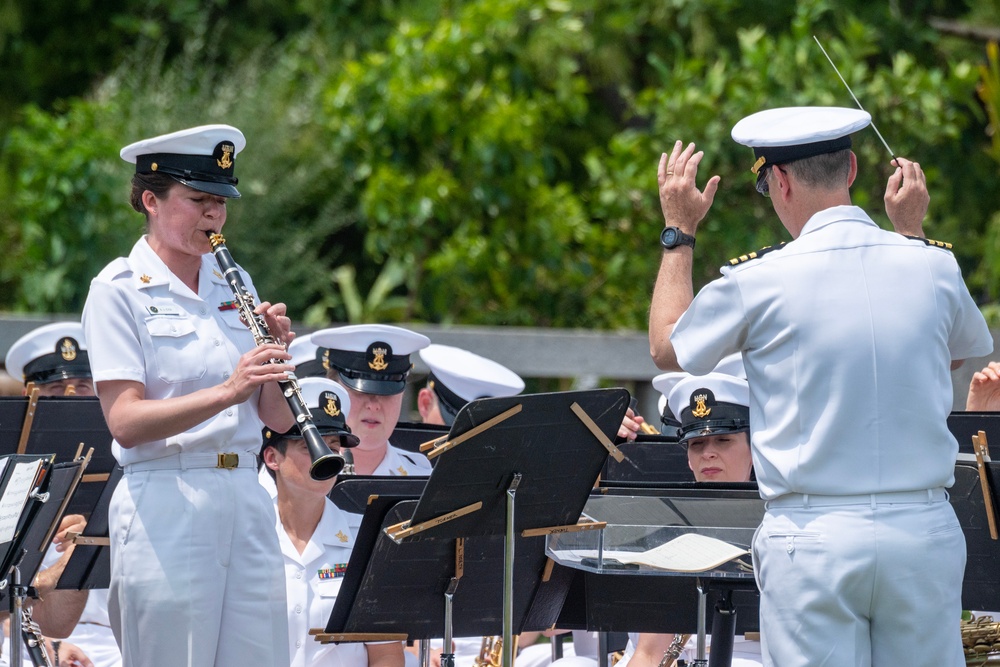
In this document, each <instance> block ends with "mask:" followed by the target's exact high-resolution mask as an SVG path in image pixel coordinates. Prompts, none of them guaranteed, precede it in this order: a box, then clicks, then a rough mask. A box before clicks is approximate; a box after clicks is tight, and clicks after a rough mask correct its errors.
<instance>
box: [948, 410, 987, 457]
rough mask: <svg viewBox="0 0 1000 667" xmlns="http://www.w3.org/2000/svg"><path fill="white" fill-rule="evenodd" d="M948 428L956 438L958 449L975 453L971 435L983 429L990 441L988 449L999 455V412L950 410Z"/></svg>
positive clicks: (962, 451)
mask: <svg viewBox="0 0 1000 667" xmlns="http://www.w3.org/2000/svg"><path fill="white" fill-rule="evenodd" d="M948 430H949V431H951V434H952V435H954V436H955V439H956V440H958V451H959V452H960V453H962V454H975V451H974V449H973V446H972V436H974V435H976V434H978V433H979V431H983V432H985V433H986V436H987V438H988V440H989V442H990V443H991V446H990V450H991V454H992V452H996V453H997V454H998V457H1000V412H960V411H956V412H952V413H951V414H950V415H948Z"/></svg>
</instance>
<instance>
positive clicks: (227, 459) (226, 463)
mask: <svg viewBox="0 0 1000 667" xmlns="http://www.w3.org/2000/svg"><path fill="white" fill-rule="evenodd" d="M215 467H216V468H225V469H226V470H232V469H233V468H239V467H240V455H239V454H237V453H236V452H226V453H225V454H219V462H218V463H216V464H215Z"/></svg>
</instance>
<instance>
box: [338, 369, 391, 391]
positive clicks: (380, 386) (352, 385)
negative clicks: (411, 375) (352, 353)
mask: <svg viewBox="0 0 1000 667" xmlns="http://www.w3.org/2000/svg"><path fill="white" fill-rule="evenodd" d="M337 381H338V382H340V384H342V385H344V386H345V387H347V388H348V389H353V390H354V391H358V392H361V393H362V394H375V395H376V396H394V395H396V394H402V393H403V390H404V389H406V380H372V379H369V378H352V377H348V376H347V374H346V373H341V374H340V377H339V378H338V380H337Z"/></svg>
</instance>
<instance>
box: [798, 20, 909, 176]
mask: <svg viewBox="0 0 1000 667" xmlns="http://www.w3.org/2000/svg"><path fill="white" fill-rule="evenodd" d="M813 39H815V40H816V46H818V47H819V50H820V51H822V52H823V55H824V56H826V60H827V62H829V63H830V67H832V68H833V71H834V72H836V73H837V76H838V77H840V81H841V83H843V84H844V88H847V92H849V93H850V94H851V97H853V98H854V103H855V104H857V105H858V108H859V109H861V110H862V111H864V110H865V108H864V107H863V106H861V102H859V101H858V98H857V96H855V95H854V91H853V90H851V87H850V86H849V85H847V82H846V81H844V77H843V76H842V75H841V74H840V70H839V69H837V66H836V65H834V64H833V59H832V58H830V54H829V53H827V52H826V49H824V48H823V45H822V44H820V43H819V38H818V37H816V35H813ZM866 113H867V112H866ZM868 115H869V116H870V115H871V114H868ZM872 129H873V130H875V134H877V135H878V139H879V141H881V142H882V145H883V146H885V149H886V150H887V151H889V155H890V156H891V157H892V159H893V160H895V159H896V154H895V153H893V152H892V149H891V148H889V144H887V143H885V139H883V138H882V133H881V132H879V131H878V128H877V127H875V121H874V120H872Z"/></svg>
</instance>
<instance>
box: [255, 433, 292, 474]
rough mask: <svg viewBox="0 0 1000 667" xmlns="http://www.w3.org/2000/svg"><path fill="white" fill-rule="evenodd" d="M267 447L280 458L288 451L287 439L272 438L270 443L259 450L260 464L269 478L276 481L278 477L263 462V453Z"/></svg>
mask: <svg viewBox="0 0 1000 667" xmlns="http://www.w3.org/2000/svg"><path fill="white" fill-rule="evenodd" d="M268 447H273V448H274V451H276V452H278V453H279V454H281V455H282V456H284V455H285V453H286V452H287V451H288V439H287V438H285V437H280V438H273V439H272V440H271V442H269V443H267V445H265V446H264V448H263V449H261V450H260V464H261V465H262V466H264V470H266V471H267V474H268V475H270V476H271V479H273V480H277V479H278V475H277V473H275V472H274V471H273V470H271V468H270V467H269V466H268V465H267V463H265V462H264V452H266V451H267V449H268Z"/></svg>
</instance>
